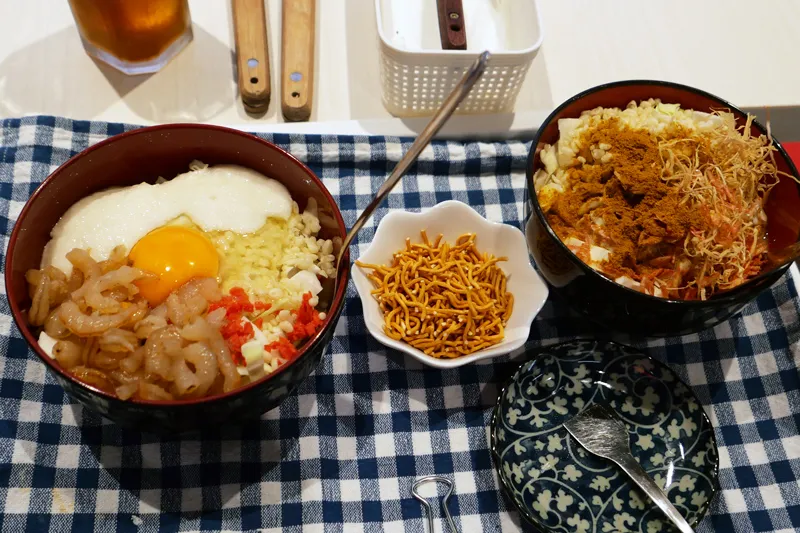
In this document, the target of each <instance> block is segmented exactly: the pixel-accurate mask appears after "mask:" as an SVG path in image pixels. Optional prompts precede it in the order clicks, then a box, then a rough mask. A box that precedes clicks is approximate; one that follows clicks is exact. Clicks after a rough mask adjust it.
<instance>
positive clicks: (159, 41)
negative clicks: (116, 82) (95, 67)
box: [69, 0, 192, 74]
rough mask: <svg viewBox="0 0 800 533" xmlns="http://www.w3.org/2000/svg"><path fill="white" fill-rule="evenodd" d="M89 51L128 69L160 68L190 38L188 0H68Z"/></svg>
mask: <svg viewBox="0 0 800 533" xmlns="http://www.w3.org/2000/svg"><path fill="white" fill-rule="evenodd" d="M69 4H70V8H72V15H73V16H74V17H75V22H77V24H78V31H79V32H80V35H81V40H82V41H83V47H84V48H85V49H86V53H88V54H89V55H90V56H92V57H94V58H97V59H99V60H101V61H103V62H105V63H108V64H109V65H111V66H112V67H115V68H117V69H119V70H121V71H122V72H124V73H126V74H147V73H151V72H156V71H158V70H159V69H161V67H163V66H164V65H166V64H167V63H168V62H169V60H170V59H172V58H173V57H175V56H176V55H177V54H178V52H180V51H181V50H182V49H183V48H184V47H185V46H186V45H187V44H189V42H190V41H191V40H192V21H191V16H190V15H189V4H188V0H69Z"/></svg>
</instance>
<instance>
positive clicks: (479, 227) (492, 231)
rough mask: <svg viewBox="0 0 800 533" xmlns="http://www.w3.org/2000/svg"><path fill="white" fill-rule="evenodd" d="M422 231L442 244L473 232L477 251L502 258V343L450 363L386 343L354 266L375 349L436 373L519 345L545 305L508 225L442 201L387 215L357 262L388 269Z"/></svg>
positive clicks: (543, 291) (543, 289) (519, 238)
mask: <svg viewBox="0 0 800 533" xmlns="http://www.w3.org/2000/svg"><path fill="white" fill-rule="evenodd" d="M422 230H425V231H426V232H427V233H428V237H429V238H430V239H435V238H436V237H437V236H438V235H439V234H440V233H441V234H442V235H443V236H444V240H445V241H447V242H450V243H454V242H455V240H456V239H457V238H458V237H459V236H460V235H463V234H464V233H474V234H475V235H476V236H477V240H476V245H477V247H478V250H479V251H480V252H482V253H483V252H489V253H491V254H493V255H495V256H505V257H508V261H504V262H502V263H499V265H500V268H502V269H503V272H505V274H506V276H508V286H507V287H508V291H509V292H511V293H512V294H513V295H514V309H513V311H512V313H511V318H509V320H508V324H507V326H506V330H505V339H504V340H503V342H501V343H499V344H496V345H494V346H490V347H489V348H486V349H483V350H480V351H478V352H475V353H473V354H470V355H465V356H462V357H456V358H454V359H438V358H436V357H431V356H430V355H426V354H425V353H423V352H422V351H421V350H418V349H416V348H414V347H412V346H410V345H408V344H406V343H404V342H401V341H396V340H394V339H391V338H389V337H388V336H387V335H386V334H385V333H384V332H383V313H382V312H381V310H380V307H379V306H378V302H377V300H375V298H374V297H373V296H372V294H370V291H372V290H373V289H374V286H373V285H372V282H371V281H370V280H369V279H368V278H367V275H366V273H365V272H364V270H362V269H361V268H360V267H359V266H357V265H355V264H354V265H353V270H352V273H353V282H354V283H355V286H356V290H358V295H359V297H360V298H361V305H362V306H363V308H364V321H365V322H366V324H367V329H368V330H369V332H370V334H372V336H373V337H375V338H376V339H377V340H378V342H380V343H381V344H384V345H386V346H388V347H390V348H394V349H396V350H400V351H401V352H405V353H407V354H409V355H410V356H412V357H414V358H415V359H418V360H419V361H421V362H423V363H425V364H426V365H430V366H435V367H437V368H455V367H459V366H462V365H466V364H468V363H472V362H475V361H480V360H481V359H489V358H492V357H498V356H501V355H505V354H507V353H509V352H512V351H514V350H516V349H517V348H519V347H521V346H522V345H523V344H525V341H526V340H527V339H528V335H529V334H530V329H531V323H532V322H533V319H534V318H535V317H536V315H537V314H538V313H539V311H540V310H541V309H542V306H543V305H544V302H545V301H546V300H547V285H545V283H544V281H542V278H541V277H539V274H538V273H537V272H536V271H535V270H534V269H533V266H531V262H530V259H529V258H528V245H527V243H526V242H525V237H524V235H523V234H522V232H521V231H520V230H518V229H517V228H515V227H513V226H509V225H506V224H499V223H497V222H489V221H488V220H486V219H485V218H483V217H482V216H481V215H480V214H478V213H477V212H476V211H475V210H473V209H472V208H471V207H469V206H468V205H466V204H464V203H462V202H458V201H454V200H448V201H446V202H442V203H440V204H438V205H436V206H435V207H432V208H431V209H429V210H427V211H424V212H422V213H409V212H407V211H393V212H391V213H389V214H388V215H386V216H385V217H384V218H383V220H381V222H380V224H379V225H378V230H377V231H376V232H375V237H374V238H373V239H372V243H371V244H370V245H369V248H367V250H366V251H365V252H364V253H363V254H362V255H361V257H359V258H358V259H359V261H361V262H363V263H370V264H377V265H388V264H390V263H391V261H392V256H393V255H394V253H395V252H397V251H399V250H402V249H404V248H405V245H406V238H407V237H410V238H411V242H420V231H422Z"/></svg>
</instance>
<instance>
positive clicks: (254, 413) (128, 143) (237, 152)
mask: <svg viewBox="0 0 800 533" xmlns="http://www.w3.org/2000/svg"><path fill="white" fill-rule="evenodd" d="M194 159H199V160H201V161H203V162H205V163H208V164H211V165H214V164H223V163H228V164H237V165H242V166H245V167H248V168H251V169H254V170H257V171H258V172H261V173H262V174H264V175H266V176H268V177H271V178H274V179H276V180H278V181H280V182H281V183H283V184H284V185H285V186H286V187H287V188H288V189H289V192H290V193H291V195H292V199H293V200H295V201H296V202H297V203H298V204H299V207H300V209H301V211H302V210H303V209H304V208H305V205H306V203H307V202H308V200H309V199H311V198H313V199H315V200H316V202H317V205H318V214H319V219H320V223H321V226H322V229H321V231H320V237H322V238H327V239H334V240H336V239H338V240H339V242H341V239H342V238H343V237H344V235H345V226H344V221H343V219H342V216H341V213H340V212H339V208H338V207H337V205H336V202H335V201H334V199H333V197H332V196H331V194H330V193H329V192H328V190H327V189H326V188H325V186H324V185H323V184H322V182H321V181H320V179H319V178H318V177H317V176H315V175H314V173H313V172H312V171H311V170H310V169H309V168H308V167H306V166H305V165H304V164H302V163H301V162H300V161H298V160H297V159H295V158H294V157H293V156H291V155H290V154H289V153H287V152H285V151H284V150H282V149H280V148H278V147H277V146H275V145H273V144H271V143H269V142H267V141H264V140H262V139H259V138H258V137H255V136H253V135H249V134H246V133H242V132H240V131H237V130H233V129H228V128H222V127H218V126H208V125H197V124H169V125H163V126H153V127H148V128H142V129H138V130H133V131H130V132H127V133H123V134H121V135H117V136H115V137H111V138H109V139H107V140H104V141H102V142H100V143H98V144H96V145H94V146H92V147H90V148H88V149H86V150H84V151H83V152H81V153H79V154H78V155H76V156H74V157H73V158H71V159H70V160H69V161H67V162H66V163H64V164H63V165H62V166H60V167H59V168H58V169H56V170H55V171H54V172H53V173H52V174H51V175H50V176H49V177H48V178H47V179H46V180H45V181H44V182H43V183H42V185H41V186H39V188H38V189H37V190H36V192H34V193H33V195H32V196H31V198H30V199H29V200H28V202H27V203H26V204H25V207H24V208H23V210H22V212H21V213H20V215H19V218H18V219H17V222H16V224H15V226H14V230H13V231H12V233H11V238H10V240H9V244H8V252H7V255H6V263H5V283H6V292H7V297H8V301H9V304H10V306H11V312H12V315H13V317H14V321H15V322H16V324H17V327H18V328H19V330H20V332H21V333H22V335H23V337H24V338H25V340H26V341H27V342H28V344H29V345H30V347H31V349H32V350H33V353H34V354H35V355H36V356H37V357H38V358H39V359H40V360H41V362H42V363H43V364H45V365H46V366H47V368H48V369H49V370H50V371H51V372H52V373H53V375H54V376H55V378H56V380H57V381H58V382H59V383H60V384H61V386H62V387H63V388H64V390H65V391H66V392H67V393H68V394H69V395H70V396H71V397H72V398H74V399H75V400H77V401H78V402H80V403H81V404H83V405H84V406H85V407H87V408H89V409H92V410H94V411H97V412H98V413H100V414H101V415H103V416H105V417H107V418H109V419H111V420H112V421H114V422H117V423H119V424H121V425H124V426H128V427H132V428H136V429H140V430H148V431H161V432H180V431H186V430H191V429H195V428H199V427H201V426H218V425H220V424H228V423H237V422H241V421H244V420H248V419H252V418H257V417H258V416H259V415H261V414H262V413H263V412H265V411H267V410H269V409H272V408H274V407H276V406H278V405H279V404H280V403H281V402H282V401H283V400H284V399H285V398H286V397H287V396H289V395H290V394H291V393H292V391H294V389H295V388H296V387H297V386H298V385H299V384H300V383H302V381H303V380H304V379H305V378H306V377H308V375H309V374H310V373H311V372H312V371H313V370H314V368H316V366H317V364H318V363H319V361H320V359H321V357H322V355H323V353H324V352H325V349H326V347H327V345H328V344H329V343H330V340H331V338H332V336H333V330H334V327H335V324H336V322H337V321H338V319H339V316H340V315H341V312H342V309H343V307H344V294H345V289H346V287H347V281H348V278H349V271H348V270H347V269H340V270H339V280H337V287H338V289H337V291H336V293H335V295H334V296H333V297H332V299H331V301H330V302H326V303H325V304H324V305H323V303H322V302H321V303H320V310H321V311H326V313H327V317H326V319H325V321H324V323H323V326H322V328H321V329H320V330H319V331H318V332H317V333H316V334H315V335H314V336H313V337H312V338H311V339H309V340H308V341H307V342H306V344H305V345H304V346H303V347H302V348H301V349H300V352H299V354H298V355H297V357H296V358H295V359H293V360H292V361H291V362H289V363H287V364H285V365H283V366H282V367H280V368H279V369H278V370H276V371H275V372H273V373H271V374H268V375H267V376H266V377H264V378H262V379H260V380H258V381H254V382H253V383H250V384H247V385H245V386H243V387H241V388H239V389H236V390H234V391H232V392H229V393H226V394H220V395H217V396H211V397H208V398H201V399H194V400H176V401H143V400H124V401H123V400H120V399H118V398H116V397H115V396H112V395H110V394H107V393H105V392H103V391H101V390H99V389H97V388H95V387H92V386H90V385H87V384H86V383H83V382H81V381H79V380H77V379H75V378H74V377H73V376H72V375H71V374H70V373H68V372H66V371H65V370H64V369H62V368H61V367H60V366H59V365H58V364H57V363H56V362H55V361H54V360H53V359H51V358H50V357H49V356H48V355H47V354H46V353H45V352H44V351H43V350H42V349H41V348H40V347H39V345H38V343H37V340H36V337H35V332H34V330H33V328H31V327H30V326H29V325H28V323H27V321H26V317H25V311H26V310H27V309H28V307H29V306H30V299H29V297H28V289H27V285H26V281H25V272H26V271H27V270H29V269H31V268H39V262H40V260H41V257H42V250H43V248H44V246H45V244H46V243H47V242H48V240H49V239H50V231H51V229H52V228H53V226H54V225H55V223H56V222H57V221H58V219H59V218H60V217H61V216H62V215H63V214H64V213H65V212H66V210H67V209H68V208H69V207H70V206H72V205H73V204H74V203H76V202H77V201H78V200H80V199H81V198H84V197H85V196H88V195H90V194H92V193H95V192H97V191H100V190H103V189H107V188H109V187H120V186H129V185H135V184H137V183H141V182H149V183H153V182H155V181H156V179H157V178H159V177H160V176H163V177H165V178H171V177H174V176H176V175H178V174H180V173H182V172H185V171H186V170H187V169H188V168H189V163H190V162H191V161H192V160H194ZM345 260H347V261H349V257H348V256H347V255H345Z"/></svg>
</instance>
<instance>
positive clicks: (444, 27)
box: [436, 0, 467, 50]
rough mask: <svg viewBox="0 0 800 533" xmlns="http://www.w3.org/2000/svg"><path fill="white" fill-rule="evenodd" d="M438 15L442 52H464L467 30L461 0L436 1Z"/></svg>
mask: <svg viewBox="0 0 800 533" xmlns="http://www.w3.org/2000/svg"><path fill="white" fill-rule="evenodd" d="M436 7H437V11H438V13H439V38H440V39H441V41H442V49H443V50H466V49H467V28H466V26H465V25H464V7H463V6H462V4H461V0H436Z"/></svg>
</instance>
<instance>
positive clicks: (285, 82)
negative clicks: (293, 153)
mask: <svg viewBox="0 0 800 533" xmlns="http://www.w3.org/2000/svg"><path fill="white" fill-rule="evenodd" d="M264 1H265V0H233V26H234V35H235V40H236V66H237V69H238V71H239V93H240V94H241V96H242V103H243V104H244V107H245V109H246V110H247V111H248V112H249V113H254V114H261V113H265V112H266V111H267V108H268V107H269V100H270V95H271V87H270V68H269V45H268V42H267V13H266V8H265V7H264ZM281 11H282V17H281V111H282V112H283V116H284V118H285V119H286V120H289V121H293V122H294V121H304V120H308V119H309V117H310V116H311V104H312V101H313V96H314V34H315V31H316V0H283V4H282V6H281Z"/></svg>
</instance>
